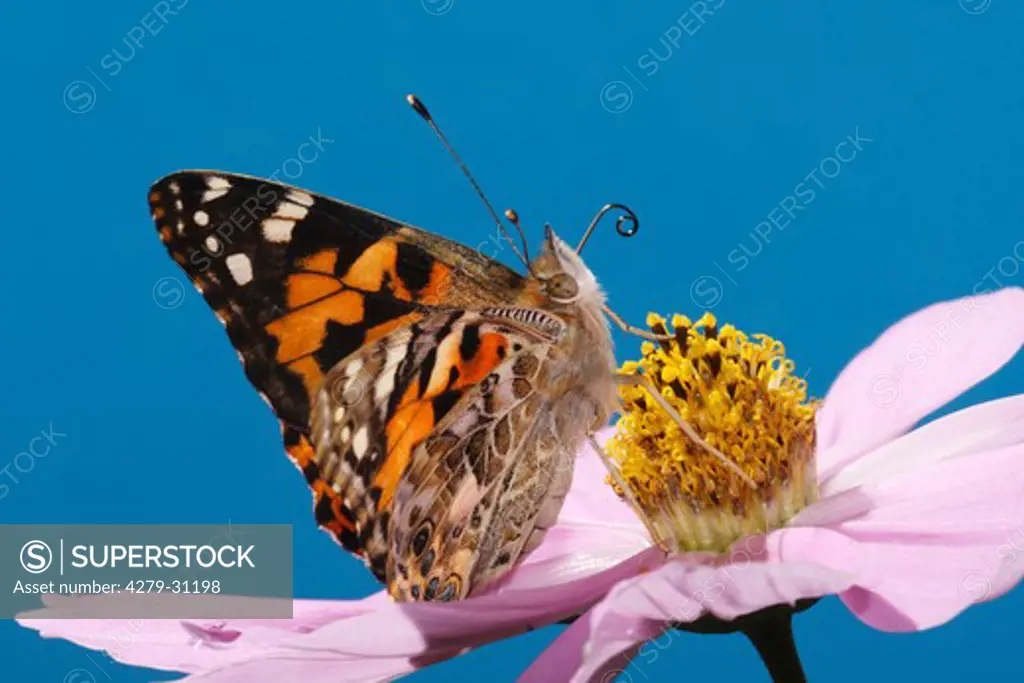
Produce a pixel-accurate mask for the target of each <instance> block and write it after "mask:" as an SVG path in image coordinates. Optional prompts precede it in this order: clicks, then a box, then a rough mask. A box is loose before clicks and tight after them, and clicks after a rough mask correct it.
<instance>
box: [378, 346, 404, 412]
mask: <svg viewBox="0 0 1024 683" xmlns="http://www.w3.org/2000/svg"><path fill="white" fill-rule="evenodd" d="M403 358H405V346H402V345H397V344H396V345H395V346H392V347H391V348H389V349H388V353H387V357H386V358H385V359H384V368H385V370H384V374H383V375H381V377H380V379H378V380H377V383H376V384H375V385H374V388H373V395H374V398H375V399H376V400H377V401H380V400H381V399H382V398H384V397H385V396H389V395H390V394H391V392H392V391H394V390H395V373H397V372H398V366H399V365H400V364H401V362H402V359H403Z"/></svg>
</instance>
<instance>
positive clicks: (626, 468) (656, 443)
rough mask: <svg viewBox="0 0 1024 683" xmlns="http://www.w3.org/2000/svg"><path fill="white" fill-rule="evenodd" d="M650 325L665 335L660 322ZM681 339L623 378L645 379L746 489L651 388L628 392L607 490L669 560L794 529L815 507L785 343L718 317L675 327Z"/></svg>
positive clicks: (809, 436) (648, 353) (807, 426)
mask: <svg viewBox="0 0 1024 683" xmlns="http://www.w3.org/2000/svg"><path fill="white" fill-rule="evenodd" d="M648 325H649V326H650V327H651V330H652V331H654V332H656V333H658V334H668V333H669V331H668V329H667V326H666V321H665V319H664V318H661V317H659V316H656V315H653V314H652V315H650V316H649V317H648ZM672 327H673V330H672V332H671V334H672V336H673V341H671V342H670V341H663V342H659V343H658V344H653V343H645V344H644V345H643V358H642V359H641V360H640V361H639V362H630V363H626V364H625V365H623V367H622V372H623V373H626V374H636V373H641V374H643V375H645V376H646V377H647V378H649V379H650V381H651V382H652V383H653V385H654V386H655V387H656V388H657V389H658V390H659V391H660V392H661V394H662V396H664V397H665V399H666V400H667V401H668V402H669V403H670V404H671V405H672V406H673V407H674V408H675V409H676V410H677V411H678V412H679V414H680V416H681V417H682V418H683V419H684V420H685V421H686V422H687V423H689V425H690V426H692V427H693V429H694V430H695V431H696V432H697V434H698V435H699V436H700V437H701V438H703V439H704V441H705V442H707V444H709V445H710V446H713V447H714V448H716V449H717V450H718V451H720V452H721V453H722V454H723V455H725V457H726V458H727V459H728V460H729V461H731V462H732V463H734V464H735V465H736V466H738V467H739V469H740V470H742V472H743V473H744V474H745V475H746V476H747V477H748V478H749V480H745V479H744V478H743V477H741V476H738V474H737V473H736V472H734V471H733V470H732V469H731V468H729V467H728V466H727V465H726V464H725V463H723V462H721V460H720V459H719V458H718V457H716V456H715V455H714V454H713V453H710V452H708V450H707V449H706V448H704V447H702V446H701V445H699V444H697V443H694V442H693V441H692V440H691V439H689V438H688V437H687V436H686V434H685V433H684V432H683V430H681V429H680V428H679V427H678V425H677V424H676V422H675V421H674V420H673V419H672V417H671V416H669V415H668V414H667V413H666V412H665V411H664V410H663V409H662V408H661V407H660V406H658V404H657V403H656V402H655V401H653V400H652V399H651V397H650V395H649V394H648V393H647V390H646V389H644V388H643V387H635V386H630V387H624V388H622V389H621V390H620V398H621V399H622V401H623V406H624V407H623V413H624V414H623V417H622V419H621V420H620V421H619V422H618V425H617V429H616V433H615V435H614V436H613V437H612V438H611V439H610V440H609V441H608V444H607V451H608V456H609V457H608V461H609V464H610V466H611V468H612V470H613V471H612V477H611V478H610V482H611V483H612V485H613V486H614V488H615V489H616V491H617V492H618V493H619V495H620V496H623V497H624V498H626V499H627V500H629V501H630V502H631V503H633V504H634V506H635V507H636V508H637V511H638V513H639V514H640V516H641V518H642V519H643V520H644V522H645V524H646V525H647V527H648V529H649V530H650V532H651V534H652V536H653V537H654V539H655V541H657V542H658V544H659V545H661V546H662V547H664V548H665V549H666V550H668V551H672V552H687V551H698V550H700V551H712V552H722V551H724V550H726V549H728V547H729V546H730V545H731V544H732V543H733V542H735V541H736V540H737V539H739V538H741V537H743V536H746V535H750V534H756V533H763V532H767V531H770V530H772V529H776V528H779V527H781V526H783V525H785V524H786V523H787V522H788V521H789V520H790V519H792V518H793V517H794V516H795V515H796V514H797V513H798V512H799V511H800V510H801V509H803V508H804V507H806V506H807V505H809V504H810V503H812V502H814V501H815V500H816V499H817V495H818V490H817V481H816V478H815V467H814V412H815V406H814V405H813V404H811V403H808V401H807V383H806V382H805V381H804V380H803V379H800V378H798V377H794V376H793V370H794V367H795V366H794V363H793V361H791V360H789V359H788V358H786V357H785V355H784V354H785V349H784V347H783V345H782V343H781V342H778V341H775V340H774V339H771V338H770V337H767V336H765V335H753V337H752V338H748V337H747V336H746V335H745V334H743V333H742V332H740V331H738V330H736V328H734V327H733V326H731V325H725V326H723V327H722V328H721V329H719V328H718V325H717V323H716V321H715V318H714V316H713V315H711V314H710V313H705V314H704V315H703V316H702V317H701V318H700V319H699V320H698V321H697V322H696V323H691V322H690V320H689V319H687V318H685V317H684V316H675V317H674V318H673V319H672Z"/></svg>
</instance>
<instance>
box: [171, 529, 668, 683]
mask: <svg viewBox="0 0 1024 683" xmlns="http://www.w3.org/2000/svg"><path fill="white" fill-rule="evenodd" d="M661 557H663V553H662V552H661V551H660V550H658V549H649V550H647V551H645V552H644V553H641V554H640V555H637V556H635V557H632V558H630V559H629V560H627V561H626V562H623V563H622V564H621V565H619V566H617V567H615V568H613V569H611V570H608V571H605V572H602V573H599V574H596V575H594V576H589V577H587V578H584V579H581V580H579V581H574V582H572V583H569V584H564V585H556V586H547V587H544V588H536V589H530V590H506V591H504V592H502V593H498V594H489V595H483V596H480V597H477V598H471V599H469V600H464V601H461V602H453V603H408V604H396V603H388V604H385V605H382V606H380V607H379V608H378V609H376V610H374V611H372V612H368V613H365V614H362V615H358V616H355V617H353V618H351V619H344V620H340V621H336V622H333V623H330V624H327V625H325V626H323V627H321V628H319V629H317V630H316V631H314V632H311V633H307V634H302V635H293V636H291V637H289V638H286V639H282V640H279V641H277V642H276V643H274V644H273V646H272V647H270V648H267V649H265V650H263V651H261V652H255V653H252V654H251V655H250V656H248V657H245V658H232V659H231V660H227V661H225V662H224V663H223V664H222V665H220V666H217V667H215V668H211V669H208V670H206V671H204V672H203V673H202V674H201V675H199V676H197V677H195V678H194V679H190V681H192V680H194V681H196V682H197V683H198V682H199V681H202V682H203V683H242V682H243V681H244V682H246V683H251V681H253V680H288V681H290V680H301V681H302V682H303V683H342V682H348V681H352V682H355V681H359V682H360V683H362V682H363V681H377V680H390V679H391V678H393V677H395V676H398V675H401V674H403V673H408V672H410V671H413V670H415V669H417V668H419V667H421V666H425V665H426V664H429V663H433V662H436V661H439V660H442V659H447V658H449V657H453V656H455V655H457V654H459V653H460V652H463V651H464V650H466V649H468V648H472V647H477V646H479V645H483V644H485V643H488V642H491V641H494V640H497V639H500V638H506V637H509V636H512V635H515V634H518V633H522V632H524V631H527V630H529V629H531V628H537V627H540V626H544V625H547V624H550V623H553V622H556V621H559V620H561V619H564V618H566V617H569V616H572V615H575V614H579V613H582V612H584V611H585V610H586V609H588V608H589V607H590V606H591V605H593V604H594V603H596V602H597V601H598V600H599V599H600V598H601V597H602V596H603V595H604V594H605V593H607V592H608V590H610V589H611V588H612V586H614V585H615V584H616V583H618V582H619V581H621V580H623V579H624V578H626V577H630V576H634V575H635V574H636V573H637V572H638V571H642V570H643V569H644V568H645V567H650V566H653V565H655V564H656V563H657V562H659V561H660V558H661ZM240 640H241V639H240Z"/></svg>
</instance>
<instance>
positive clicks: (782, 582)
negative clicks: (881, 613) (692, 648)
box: [528, 529, 852, 683]
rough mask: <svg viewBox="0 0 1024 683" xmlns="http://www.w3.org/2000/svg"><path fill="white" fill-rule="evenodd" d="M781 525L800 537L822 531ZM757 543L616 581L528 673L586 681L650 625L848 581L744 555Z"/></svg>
mask: <svg viewBox="0 0 1024 683" xmlns="http://www.w3.org/2000/svg"><path fill="white" fill-rule="evenodd" d="M787 531H793V532H796V534H795V535H796V536H800V535H804V536H807V537H811V536H817V535H819V534H820V533H821V532H822V530H807V529H796V530H787ZM824 533H826V534H828V533H830V532H827V531H826V532H824ZM833 536H835V537H836V538H840V537H839V535H838V534H833ZM745 540H749V539H745ZM742 543H744V542H741V544H742ZM758 543H760V545H761V548H760V549H759V552H751V553H745V554H741V555H734V557H739V558H740V559H741V560H742V561H739V562H735V563H732V564H725V565H721V566H716V565H713V564H706V563H705V562H707V561H708V560H709V559H710V558H707V557H700V558H699V562H701V563H698V564H692V563H691V562H692V561H694V558H693V557H691V556H686V555H684V556H677V557H674V558H671V559H670V560H669V561H667V562H666V563H665V564H663V565H662V566H661V567H659V568H657V569H655V570H654V571H651V572H648V573H645V574H641V575H640V576H637V577H635V578H632V579H627V580H625V581H622V582H621V583H619V584H618V585H617V586H615V587H614V588H613V589H612V590H611V591H610V592H609V593H608V595H607V597H605V599H604V600H602V601H601V602H600V603H599V604H598V605H597V606H596V607H595V608H594V609H593V610H592V613H591V614H590V615H589V617H588V619H587V622H586V623H587V624H588V625H589V633H588V635H587V636H586V638H584V637H582V636H581V634H580V630H581V629H583V628H584V627H583V626H580V627H575V628H570V629H568V630H566V632H565V633H563V634H562V635H561V636H559V638H558V639H556V641H555V643H554V644H553V645H552V646H551V650H552V653H551V654H545V655H542V659H543V664H541V665H539V666H541V667H543V668H542V669H541V668H539V669H538V670H535V671H533V672H532V673H530V672H528V673H530V675H531V676H534V677H536V676H537V675H539V673H540V672H541V671H542V672H543V673H546V674H547V675H548V676H549V678H548V680H570V681H572V682H573V683H582V682H584V681H593V680H595V677H599V676H601V675H604V672H607V671H610V670H614V669H609V666H611V665H610V664H609V658H618V657H619V655H620V654H621V653H622V652H623V650H627V649H629V648H630V647H631V646H633V645H635V644H636V643H637V642H641V641H643V640H646V639H648V638H651V637H656V636H657V635H658V632H659V629H658V627H657V625H658V624H664V623H667V622H673V621H682V622H691V621H694V620H696V619H697V618H698V617H700V616H701V615H703V614H705V613H711V614H714V615H716V616H718V617H720V618H722V619H726V620H731V619H735V618H736V617H738V616H740V615H743V614H749V613H750V612H755V611H757V610H759V609H762V608H764V607H768V606H770V605H777V604H781V603H788V604H794V603H795V602H796V601H797V600H800V599H802V598H812V597H819V596H822V595H830V594H833V593H839V592H841V591H844V590H846V589H848V588H849V587H850V586H851V585H852V577H851V576H850V575H849V574H847V573H846V572H843V571H837V570H834V569H829V568H826V567H825V566H821V565H818V564H810V563H804V562H799V563H788V562H787V563H781V562H778V561H776V560H774V559H771V558H770V555H769V556H768V557H769V559H770V561H767V562H765V561H750V558H751V557H757V556H761V555H764V541H763V539H761V540H760V541H758ZM775 545H778V542H776V543H775ZM805 545H809V544H805ZM771 547H772V546H771V545H770V546H769V548H771ZM573 652H576V653H577V654H572V653H573ZM580 652H582V654H579V653H580ZM537 680H540V679H537ZM606 680H607V679H606Z"/></svg>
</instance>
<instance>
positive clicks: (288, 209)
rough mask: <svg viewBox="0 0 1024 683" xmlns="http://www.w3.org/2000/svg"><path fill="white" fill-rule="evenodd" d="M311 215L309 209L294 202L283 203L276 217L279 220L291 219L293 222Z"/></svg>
mask: <svg viewBox="0 0 1024 683" xmlns="http://www.w3.org/2000/svg"><path fill="white" fill-rule="evenodd" d="M308 213H309V209H307V208H306V207H304V206H299V205H298V204H293V203H292V202H281V206H279V207H277V211H275V212H274V215H275V216H277V217H279V218H291V219H292V220H298V221H301V220H302V219H303V218H305V217H306V214H308Z"/></svg>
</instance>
